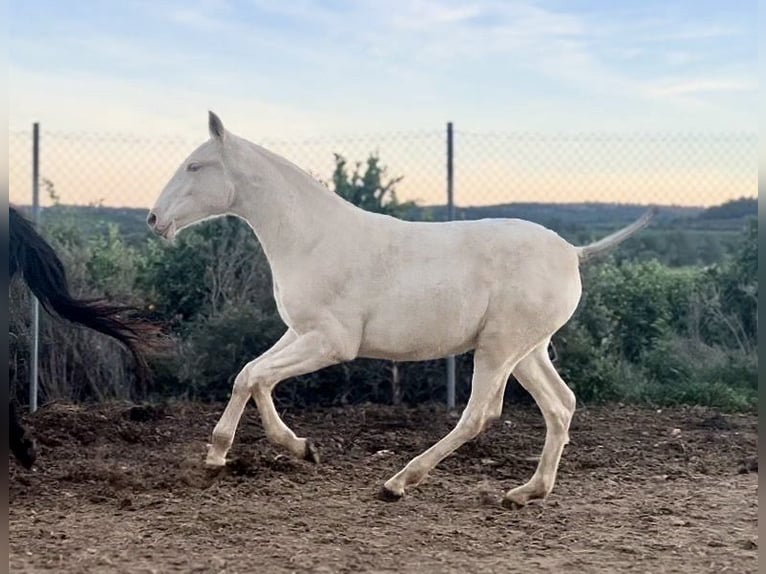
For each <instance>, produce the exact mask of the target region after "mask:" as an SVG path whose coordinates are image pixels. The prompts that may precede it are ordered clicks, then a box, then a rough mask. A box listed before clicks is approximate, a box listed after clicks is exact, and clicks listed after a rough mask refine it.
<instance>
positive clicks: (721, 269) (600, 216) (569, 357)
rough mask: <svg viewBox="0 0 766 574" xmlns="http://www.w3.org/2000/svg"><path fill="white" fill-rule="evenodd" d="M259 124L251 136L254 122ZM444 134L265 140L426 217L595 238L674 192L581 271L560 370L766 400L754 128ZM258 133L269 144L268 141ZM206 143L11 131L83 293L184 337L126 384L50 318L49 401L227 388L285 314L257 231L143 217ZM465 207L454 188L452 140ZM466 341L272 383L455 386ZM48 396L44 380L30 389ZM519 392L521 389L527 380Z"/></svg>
mask: <svg viewBox="0 0 766 574" xmlns="http://www.w3.org/2000/svg"><path fill="white" fill-rule="evenodd" d="M243 135H247V134H243ZM453 137H454V140H453V142H452V143H453V145H452V146H448V144H447V142H446V141H445V132H444V131H442V130H434V131H420V132H398V133H387V134H370V135H353V136H347V137H329V136H326V137H317V138H311V139H305V140H303V141H278V140H271V141H258V143H261V144H262V145H265V146H266V147H268V148H269V149H271V150H273V151H275V152H277V153H280V154H282V155H285V156H286V157H288V158H289V159H291V160H293V161H294V162H295V163H297V164H298V165H300V166H302V167H303V168H304V169H307V170H308V171H310V172H311V173H312V174H313V175H314V176H315V177H317V178H318V179H320V180H322V181H324V182H325V183H326V184H327V185H328V186H329V187H330V188H331V189H333V190H334V191H335V192H337V193H339V194H341V195H343V196H344V197H345V198H347V199H349V200H350V201H352V202H354V203H356V204H357V205H359V206H361V207H363V208H364V209H369V210H374V211H380V212H385V213H389V214H391V215H394V216H396V217H401V218H405V219H418V220H434V221H439V220H444V219H447V218H448V217H450V216H452V217H454V218H455V219H476V218H483V217H520V218H524V219H529V220H532V221H536V222H538V223H541V224H543V225H546V226H548V227H550V228H552V229H554V230H556V231H557V232H558V233H560V234H561V235H562V236H564V237H565V238H567V239H568V240H570V241H572V242H574V243H579V244H582V243H586V242H588V241H591V240H593V239H595V238H597V237H600V236H602V235H604V234H606V233H608V232H609V231H611V230H614V229H616V228H618V227H620V226H623V225H625V224H627V223H628V222H629V221H631V220H633V219H634V218H636V217H638V215H639V214H640V213H641V212H643V210H644V209H645V208H646V205H647V204H656V205H660V206H661V208H662V209H661V213H660V215H659V216H658V219H657V220H656V223H654V224H653V225H652V226H651V227H650V228H649V229H647V230H645V231H643V232H642V233H641V234H639V235H638V236H636V237H634V238H632V239H630V240H629V241H628V242H626V243H625V244H623V246H621V248H620V249H619V250H617V251H616V252H614V253H613V254H611V255H610V256H608V257H606V258H604V259H603V260H600V261H598V262H595V263H593V264H589V265H588V266H586V267H584V269H583V275H584V279H583V283H584V296H583V300H582V302H581V304H580V307H579V309H578V311H577V313H576V314H575V316H574V318H573V319H572V321H570V323H569V324H567V325H566V327H564V328H563V329H562V331H561V332H560V333H558V334H557V336H556V337H555V338H554V343H555V346H556V351H557V356H558V358H557V361H558V366H559V370H560V371H561V373H562V375H563V376H564V378H565V380H567V382H568V383H569V384H570V385H571V386H572V387H573V388H574V390H575V392H576V393H577V395H578V397H579V398H580V401H581V404H587V403H589V402H593V401H609V400H620V401H636V402H644V403H651V404H668V403H697V404H712V405H718V406H721V407H725V408H731V409H742V408H751V407H752V406H753V405H754V404H755V400H756V399H755V397H756V378H757V358H756V352H755V340H756V332H757V320H756V300H757V279H756V273H755V270H756V259H757V255H756V253H757V252H756V249H757V247H756V225H755V215H756V190H757V171H758V170H757V145H756V144H757V138H756V135H755V134H754V133H695V134H687V133H684V134H677V133H672V134H667V133H627V134H626V133H619V134H618V133H576V134H568V133H555V134H551V133H547V134H541V133H519V132H496V133H489V132H471V131H463V130H461V129H459V128H458V127H456V128H455V129H454V131H453ZM256 141H257V140H256ZM199 143H200V141H191V140H188V139H184V138H147V137H135V136H131V135H120V134H92V133H57V132H50V131H45V130H41V132H40V141H39V150H40V155H39V175H38V176H37V178H35V177H33V165H32V164H33V162H32V149H33V142H32V134H31V131H29V132H27V131H23V132H11V133H10V174H9V181H10V201H11V203H12V204H15V205H17V206H20V207H22V208H24V209H27V210H29V208H30V207H31V203H32V189H33V183H37V184H38V186H39V192H40V206H41V213H40V223H39V225H40V228H41V230H42V231H43V233H44V234H45V235H46V237H47V238H48V239H49V240H50V241H51V242H52V243H53V244H54V246H55V247H56V249H57V250H58V251H59V253H61V254H62V256H63V258H64V259H65V261H66V264H67V269H68V272H69V274H70V281H71V283H72V286H73V288H74V289H75V291H76V292H77V293H78V294H80V295H82V296H99V297H100V296H106V297H110V298H114V299H118V300H121V301H125V302H132V303H134V304H137V305H140V306H142V307H143V308H144V309H146V311H147V312H148V313H151V314H152V315H153V316H154V317H155V318H156V319H158V320H162V321H165V322H167V324H168V325H169V326H170V328H171V329H172V331H173V333H174V335H175V337H176V340H177V347H176V349H175V351H174V352H173V353H170V354H169V355H167V356H164V357H158V358H156V359H155V361H154V364H153V367H154V371H155V373H156V377H155V381H154V385H153V387H152V388H150V389H149V390H148V391H147V392H148V393H149V395H150V396H148V397H147V396H144V395H143V394H142V393H143V392H142V391H139V390H137V389H135V388H134V386H133V385H132V381H133V374H132V372H131V367H130V362H129V360H128V358H127V357H126V356H125V354H124V353H123V352H122V351H121V350H120V349H119V348H117V347H116V346H114V345H113V344H112V343H111V342H109V341H105V340H103V338H102V337H98V336H97V335H95V334H92V333H89V332H86V331H84V330H82V329H77V328H75V327H70V326H68V325H62V324H60V323H57V322H55V321H53V320H51V319H49V318H48V317H46V316H41V318H40V341H39V357H38V359H37V361H36V364H38V365H39V383H40V387H39V397H40V399H41V400H42V401H49V400H53V399H59V398H61V399H67V400H102V399H107V398H124V399H134V400H135V399H144V398H153V399H160V398H168V397H188V398H194V399H197V400H219V399H222V398H225V397H226V396H227V395H228V393H229V390H230V388H231V384H232V380H233V377H234V376H235V375H236V373H237V372H238V370H239V368H240V367H241V366H242V365H243V364H244V363H245V362H246V361H248V360H250V359H252V358H253V357H254V356H257V355H258V354H259V353H261V352H262V351H264V350H265V349H266V348H268V347H269V346H270V345H271V344H272V343H273V342H274V341H276V340H277V338H278V337H279V336H280V335H281V332H282V330H283V329H284V326H283V325H282V324H281V321H280V320H279V318H278V315H277V314H276V310H275V308H274V304H273V302H272V298H271V284H270V274H269V269H268V266H267V264H266V261H265V258H264V256H263V253H262V252H261V250H260V247H259V245H258V243H257V241H256V239H255V238H254V237H253V235H252V233H251V232H250V231H249V229H247V228H246V227H245V226H244V225H243V224H242V223H241V222H239V221H236V220H230V219H223V220H217V221H211V222H207V223H205V224H203V225H200V226H198V227H196V228H193V229H190V230H188V231H186V232H184V233H182V234H181V235H180V236H179V240H178V242H177V243H176V244H175V245H173V246H170V245H167V244H165V243H163V242H161V241H159V240H157V239H156V238H153V237H151V236H150V235H149V233H148V230H147V228H146V226H145V224H144V219H145V216H146V212H147V209H148V207H150V206H151V205H152V203H153V201H154V199H155V198H156V196H157V194H158V193H159V192H160V190H161V189H162V186H163V185H164V183H165V182H166V181H167V180H168V179H169V177H170V176H171V175H172V173H173V172H174V170H175V169H176V167H177V166H178V164H179V163H180V162H181V161H182V160H183V158H184V157H186V156H187V155H188V154H189V153H190V152H191V150H192V149H193V148H194V147H195V146H196V145H198V144H199ZM450 147H451V148H452V149H453V150H454V156H453V157H452V159H451V162H449V163H450V166H451V172H452V173H453V174H454V179H453V181H452V191H453V194H454V205H453V206H452V207H451V209H450V207H449V206H448V205H447V204H446V201H445V200H446V198H447V172H448V170H447V166H448V158H447V151H448V148H450ZM29 309H30V304H29V301H28V294H27V293H26V291H25V290H24V289H23V288H21V287H20V286H19V285H15V286H14V288H13V291H12V307H11V315H12V316H11V330H12V337H11V346H10V354H11V362H12V367H13V376H12V380H13V381H14V385H15V387H14V388H15V389H16V390H17V392H18V394H19V396H21V397H23V396H26V388H27V385H26V382H27V380H28V379H29V377H30V363H31V360H30V349H31V348H32V345H31V342H32V341H31V340H32V338H33V337H32V332H33V328H32V314H31V313H30V312H29ZM470 359H471V357H470V354H467V355H465V356H460V357H457V358H456V359H455V370H454V373H455V380H456V385H455V388H454V392H455V395H454V398H453V397H448V396H447V390H446V389H447V387H446V386H445V376H446V375H445V366H444V362H443V361H426V362H422V363H401V364H396V363H391V362H385V361H372V360H357V361H354V362H352V363H349V364H346V365H339V366H336V367H332V368H328V369H325V370H323V371H320V372H319V373H314V374H311V375H307V376H304V377H299V378H298V379H296V380H294V381H290V382H286V383H284V384H283V385H281V386H280V387H278V392H277V399H278V400H279V402H280V403H281V404H282V406H283V407H290V406H310V405H317V404H328V403H330V404H343V403H348V402H360V401H373V402H395V403H398V402H402V401H404V402H419V401H430V400H439V401H442V400H445V399H447V398H450V399H453V400H454V401H456V402H462V401H464V400H465V399H466V397H467V394H468V391H469V388H470V380H469V377H470ZM37 395H38V393H37V392H36V393H35V396H37ZM506 398H507V400H509V401H514V400H520V401H521V400H527V399H526V396H525V395H524V393H523V392H522V391H520V390H519V387H518V386H517V385H515V384H509V385H508V390H507V392H506Z"/></svg>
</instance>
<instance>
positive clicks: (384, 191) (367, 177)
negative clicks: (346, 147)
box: [332, 153, 415, 217]
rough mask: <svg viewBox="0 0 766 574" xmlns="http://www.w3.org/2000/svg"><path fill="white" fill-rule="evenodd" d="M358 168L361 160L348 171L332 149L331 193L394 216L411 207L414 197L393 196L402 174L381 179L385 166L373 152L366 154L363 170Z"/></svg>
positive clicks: (342, 159) (342, 160)
mask: <svg viewBox="0 0 766 574" xmlns="http://www.w3.org/2000/svg"><path fill="white" fill-rule="evenodd" d="M361 168H362V163H361V162H357V163H356V165H355V166H354V171H353V173H352V174H351V175H349V173H348V168H347V161H346V159H345V158H344V157H343V156H342V155H340V154H337V153H336V154H335V171H333V174H332V184H333V190H334V191H335V193H337V194H338V195H340V196H341V197H342V198H343V199H345V200H346V201H349V202H351V203H353V204H354V205H356V206H357V207H361V208H362V209H364V210H366V211H373V212H375V213H385V214H386V215H392V216H394V217H403V216H404V215H405V214H406V213H407V212H408V211H409V210H410V209H412V208H413V207H415V202H414V201H405V202H400V201H399V199H398V198H397V197H396V190H395V186H396V185H397V184H398V183H399V182H400V181H402V179H403V177H402V176H399V177H394V178H391V179H389V180H388V181H385V182H384V178H385V176H386V168H385V167H384V166H381V164H380V158H379V157H378V156H377V155H375V154H370V156H369V157H368V158H367V165H366V167H365V171H364V173H361Z"/></svg>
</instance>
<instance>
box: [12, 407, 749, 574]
mask: <svg viewBox="0 0 766 574" xmlns="http://www.w3.org/2000/svg"><path fill="white" fill-rule="evenodd" d="M222 410H223V409H222V405H213V406H202V405H192V404H185V403H181V404H173V405H165V406H155V407H146V406H133V407H131V406H130V405H114V404H112V405H104V406H97V407H88V408H83V407H75V406H70V405H60V404H54V405H49V406H47V407H45V408H43V409H42V410H41V411H39V412H38V413H37V414H36V415H35V416H33V417H31V419H30V420H29V421H28V423H29V425H30V428H31V429H32V430H33V432H34V433H35V435H36V437H37V440H38V445H39V449H38V450H39V467H38V468H37V469H36V470H35V471H31V472H30V471H26V470H24V469H23V468H21V467H20V466H18V465H17V464H15V462H13V461H11V463H10V466H11V470H10V487H9V499H10V524H9V529H10V570H11V572H45V571H53V572H61V573H70V572H98V573H111V572H131V573H132V572H146V573H149V572H157V573H163V574H164V573H170V572H212V573H224V572H225V573H245V572H258V573H261V572H263V573H283V572H299V573H303V572H326V573H330V572H343V573H356V572H376V573H394V572H412V573H415V572H423V573H430V572H433V573H436V572H438V573H453V572H454V573H458V572H460V573H464V572H471V573H483V572H503V573H508V572H511V573H513V572H535V573H540V572H543V573H544V572H562V573H563V572H577V573H590V572H599V573H601V572H651V573H670V572H688V573H704V572H716V573H726V572H732V573H735V572H736V573H738V574H739V573H744V572H756V570H757V532H756V526H757V518H756V515H757V478H758V477H757V458H756V426H757V418H756V416H755V415H721V414H718V413H716V412H713V411H709V410H704V409H671V410H663V411H661V412H658V411H655V410H649V409H635V408H629V407H621V406H609V407H598V408H595V407H591V408H580V409H579V410H578V411H577V413H576V415H575V419H574V422H573V424H572V429H571V439H572V440H571V443H570V444H569V446H568V447H567V448H566V450H565V452H564V458H563V462H562V465H561V469H560V474H559V480H558V483H557V485H556V488H555V490H554V492H553V494H552V495H551V496H550V497H549V498H548V500H547V501H545V502H544V503H532V504H530V505H529V506H527V507H525V508H523V509H521V510H515V511H511V510H507V509H505V508H503V507H502V506H501V505H500V504H499V497H500V496H501V495H502V493H503V492H504V491H505V490H507V489H508V488H511V487H512V486H516V485H518V484H521V483H522V482H524V481H526V480H527V479H528V478H529V477H530V476H531V474H532V472H533V470H534V467H535V464H536V463H535V461H534V457H535V456H537V455H538V454H539V451H540V448H541V446H542V441H543V436H544V426H543V422H542V417H541V416H540V414H539V412H538V411H537V410H536V408H534V407H516V406H513V407H509V408H507V409H506V411H505V413H504V414H503V417H502V419H501V420H500V421H498V422H497V423H495V425H494V426H493V427H491V428H490V429H489V430H488V431H487V432H485V433H484V434H483V435H482V436H481V437H479V438H478V439H477V440H475V441H473V442H472V443H469V444H467V445H465V446H464V447H463V448H462V449H460V450H459V451H458V452H457V453H456V454H455V455H453V456H451V457H449V458H448V459H446V460H445V461H444V462H442V464H441V465H439V466H438V467H437V469H436V470H435V471H434V472H433V473H432V474H431V475H430V476H429V477H428V479H427V480H426V481H425V482H424V483H423V484H422V485H421V486H420V487H419V488H417V489H415V490H413V491H411V492H409V493H408V494H407V495H406V496H405V498H404V499H402V500H401V501H399V502H395V503H387V502H382V501H379V500H378V499H377V498H376V496H375V495H376V493H377V491H378V489H379V487H380V485H381V484H382V483H383V482H384V481H385V480H386V479H387V478H388V477H389V476H391V475H392V474H393V473H394V472H396V471H397V470H398V469H399V468H400V467H401V466H402V465H404V464H405V463H406V462H407V461H408V460H409V459H410V458H411V457H413V456H415V455H416V454H418V453H419V452H421V451H422V450H424V449H425V448H426V447H427V446H429V445H430V444H431V443H433V442H434V441H435V440H436V439H438V438H439V437H441V436H442V435H444V434H445V433H446V432H447V431H448V430H449V429H450V428H451V427H452V426H453V424H454V423H455V420H456V419H455V417H454V415H450V414H449V413H447V412H446V411H445V410H444V409H442V408H441V407H438V406H422V407H417V408H404V407H401V408H394V407H381V406H360V407H347V408H334V409H324V410H316V411H307V412H286V413H285V414H284V416H285V420H286V421H287V423H288V424H289V425H291V426H292V427H293V429H294V430H295V431H296V433H297V434H298V435H299V436H309V437H311V438H312V439H314V440H315V443H316V444H317V446H318V447H319V449H320V452H321V455H322V458H323V461H322V463H321V464H320V465H312V464H311V463H308V462H303V461H297V460H293V459H291V458H289V457H286V456H284V455H282V453H281V452H280V451H278V450H276V449H275V448H274V447H273V446H271V445H270V444H269V443H268V442H267V440H266V438H265V436H264V434H263V431H262V428H261V425H260V422H259V419H258V416H257V413H256V411H255V410H254V409H253V408H250V407H249V408H248V410H247V412H246V413H245V417H244V419H243V425H242V426H241V427H240V431H239V433H238V435H237V439H236V441H235V447H234V449H233V450H232V453H231V458H232V462H231V463H230V465H229V467H228V468H227V470H226V471H225V472H224V473H223V474H221V475H219V476H217V477H210V476H209V475H208V474H207V473H206V472H205V471H204V469H203V466H202V461H203V459H204V453H205V444H206V442H207V440H208V437H209V434H210V431H211V430H212V428H213V426H214V425H215V422H216V420H217V418H218V416H219V414H220V413H221V412H222Z"/></svg>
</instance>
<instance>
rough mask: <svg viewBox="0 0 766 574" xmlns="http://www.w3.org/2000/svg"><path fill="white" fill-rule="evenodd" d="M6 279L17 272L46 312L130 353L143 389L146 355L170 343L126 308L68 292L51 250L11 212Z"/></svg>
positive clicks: (134, 310)
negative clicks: (100, 336)
mask: <svg viewBox="0 0 766 574" xmlns="http://www.w3.org/2000/svg"><path fill="white" fill-rule="evenodd" d="M8 223H9V228H10V254H9V255H10V257H9V260H8V263H9V269H8V272H9V273H8V274H9V277H13V276H14V275H15V274H16V273H17V272H19V273H21V274H22V276H23V278H24V281H25V282H26V284H27V286H29V289H30V290H31V291H32V293H34V295H35V297H37V299H38V300H39V301H40V304H41V305H42V306H43V307H44V308H45V310H46V311H48V312H49V313H51V314H53V315H58V316H59V317H62V318H64V319H67V320H69V321H72V322H74V323H79V324H80V325H83V326H85V327H88V328H90V329H93V330H95V331H98V332H99V333H103V334H104V335H108V336H109V337H112V338H114V339H116V340H118V341H119V342H120V343H122V344H123V345H124V346H125V347H127V349H128V350H129V351H130V353H131V355H132V356H133V359H134V360H135V364H136V375H137V377H138V379H139V381H140V382H141V383H142V384H143V383H146V382H147V381H148V380H149V375H150V370H149V366H148V364H147V360H146V353H148V352H151V351H158V350H160V349H162V348H165V347H166V346H167V344H168V340H167V339H166V338H165V337H164V335H163V334H162V329H161V328H160V327H159V326H158V325H156V324H154V323H151V322H149V321H147V320H145V319H143V318H140V317H136V314H138V313H140V310H139V309H137V308H136V307H132V306H129V305H116V304H111V303H108V302H106V301H104V300H103V299H77V298H75V297H73V296H72V295H71V294H70V292H69V286H68V284H67V278H66V271H65V270H64V265H63V263H62V262H61V259H59V257H58V255H56V252H55V251H54V250H53V248H52V247H51V246H50V245H49V244H48V243H47V242H46V241H45V239H43V238H42V237H41V236H40V235H39V234H38V233H37V231H35V229H34V227H32V225H31V223H30V222H29V221H27V220H26V219H25V218H24V217H22V216H21V215H20V214H19V213H18V212H17V211H16V210H15V209H13V208H9V222H8Z"/></svg>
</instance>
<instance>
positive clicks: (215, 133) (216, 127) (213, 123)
mask: <svg viewBox="0 0 766 574" xmlns="http://www.w3.org/2000/svg"><path fill="white" fill-rule="evenodd" d="M207 125H208V128H209V129H210V137H211V138H214V139H217V140H218V141H223V134H224V133H225V130H224V129H223V122H222V121H221V118H219V117H218V116H217V115H215V114H214V113H213V112H210V111H209V112H208V120H207Z"/></svg>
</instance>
